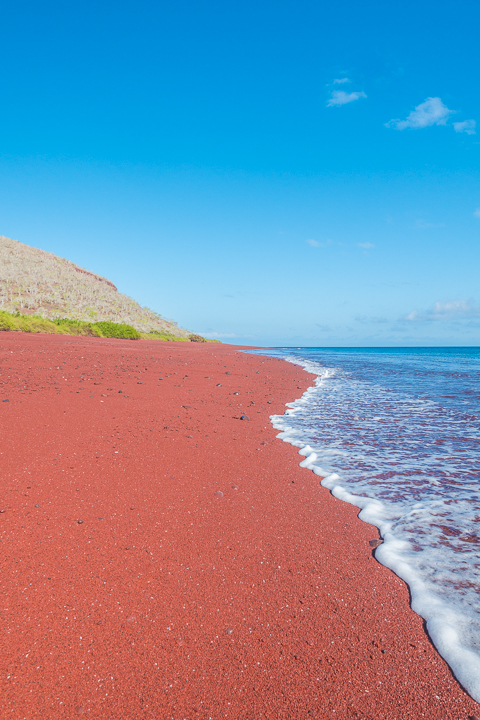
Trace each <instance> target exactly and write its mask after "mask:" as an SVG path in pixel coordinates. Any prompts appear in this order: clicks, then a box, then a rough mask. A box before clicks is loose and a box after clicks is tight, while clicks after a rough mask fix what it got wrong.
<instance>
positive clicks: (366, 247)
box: [357, 242, 375, 250]
mask: <svg viewBox="0 0 480 720" xmlns="http://www.w3.org/2000/svg"><path fill="white" fill-rule="evenodd" d="M357 245H358V247H361V248H363V249H364V250H371V249H372V248H374V247H375V245H374V244H373V243H369V242H364V243H357Z"/></svg>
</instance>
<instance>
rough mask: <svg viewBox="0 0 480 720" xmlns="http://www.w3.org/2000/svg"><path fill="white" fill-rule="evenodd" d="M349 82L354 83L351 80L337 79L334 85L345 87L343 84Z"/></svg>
mask: <svg viewBox="0 0 480 720" xmlns="http://www.w3.org/2000/svg"><path fill="white" fill-rule="evenodd" d="M348 82H352V81H351V80H349V79H348V78H335V80H334V81H333V84H334V85H343V83H348Z"/></svg>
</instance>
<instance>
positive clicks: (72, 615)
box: [0, 332, 480, 720]
mask: <svg viewBox="0 0 480 720" xmlns="http://www.w3.org/2000/svg"><path fill="white" fill-rule="evenodd" d="M0 373H1V378H0V383H2V384H0V423H1V447H0V483H1V499H0V510H1V513H0V541H1V557H2V574H1V588H2V589H1V600H0V610H1V613H0V617H1V633H0V638H1V639H0V654H1V668H0V671H1V699H0V717H2V718H15V719H16V718H27V719H28V720H30V719H33V718H43V719H45V718H47V719H52V720H56V719H57V718H74V717H77V716H80V715H86V716H88V717H90V718H92V719H93V718H102V719H108V720H120V719H121V720H137V718H138V719H139V720H140V719H142V720H143V719H145V720H146V719H147V718H148V719H150V718H152V719H158V718H161V719H163V718H172V719H173V720H183V719H187V720H194V719H196V718H199V719H201V720H209V719H210V718H211V719H212V720H218V719H219V718H231V719H232V720H233V719H235V720H237V719H240V718H241V719H244V720H256V719H257V718H269V719H272V720H273V719H277V718H282V719H283V718H295V719H296V718H302V719H303V718H305V720H309V719H310V718H326V719H330V718H341V719H348V720H350V719H358V720H360V719H362V720H367V719H368V720H373V719H375V720H393V719H394V718H395V719H396V720H406V719H407V718H412V719H413V718H415V719H416V718H430V719H432V718H435V719H438V720H440V719H441V720H447V719H448V718H452V719H455V720H467V718H469V717H472V716H474V715H477V716H479V717H480V707H479V706H478V705H477V704H476V703H474V702H473V701H472V700H471V699H470V698H469V697H468V696H467V695H466V694H465V693H464V692H463V690H462V689H461V688H460V687H459V685H458V684H457V682H456V681H455V679H454V678H453V677H452V675H451V673H450V671H449V669H448V667H447V666H446V664H445V663H444V662H443V660H442V659H441V658H440V657H439V655H438V654H437V653H436V651H435V649H434V648H433V647H432V645H431V644H430V642H429V640H428V637H427V636H426V634H425V632H424V630H423V626H422V620H421V619H420V618H419V617H418V616H416V615H415V614H414V613H413V612H412V611H411V610H410V609H409V604H408V590H407V588H406V586H405V584H404V583H403V582H402V581H400V580H399V579H398V578H396V577H395V575H393V573H391V572H390V571H389V570H387V569H385V568H384V567H382V566H381V565H379V564H378V563H377V562H376V560H375V559H374V557H373V551H372V548H371V547H370V546H369V540H371V539H372V538H376V537H378V533H377V531H376V529H375V528H373V527H371V526H369V525H366V524H365V523H362V522H361V521H360V520H358V519H357V517H356V514H357V509H356V508H354V507H352V506H350V505H347V504H345V503H342V502H341V501H339V500H336V499H335V498H333V497H332V496H331V495H330V494H329V493H328V491H327V490H325V489H324V488H322V487H321V486H320V484H319V479H318V478H317V477H316V476H315V475H314V474H313V473H311V472H309V471H307V470H304V469H302V468H300V467H299V462H300V460H301V459H302V458H301V457H300V456H299V455H298V454H297V451H296V449H295V448H293V447H291V446H290V445H287V444H286V443H283V442H281V441H280V440H277V439H276V431H275V430H274V429H273V428H272V427H271V425H270V423H269V415H271V414H273V413H282V412H283V411H284V405H285V403H286V402H291V401H292V400H294V399H295V398H297V397H299V396H300V395H301V394H302V393H303V392H304V390H305V389H306V388H307V387H308V386H309V385H310V384H311V382H312V376H311V375H308V374H307V373H305V372H304V371H303V370H301V369H299V368H296V367H295V366H293V365H290V364H288V363H286V362H283V361H281V360H276V359H269V358H265V357H260V356H253V355H247V354H243V353H241V352H239V351H238V349H237V348H235V347H231V346H230V347H229V346H223V345H211V344H194V343H161V342H147V341H137V342H134V341H121V340H102V339H96V338H77V337H65V336H40V335H36V336H30V335H26V334H20V333H7V332H4V333H1V334H0ZM160 378H162V379H160ZM236 393H238V394H236ZM6 400H8V402H5V401H6ZM242 413H246V414H247V415H248V416H249V418H250V419H249V420H247V419H244V420H241V419H240V418H241V415H242Z"/></svg>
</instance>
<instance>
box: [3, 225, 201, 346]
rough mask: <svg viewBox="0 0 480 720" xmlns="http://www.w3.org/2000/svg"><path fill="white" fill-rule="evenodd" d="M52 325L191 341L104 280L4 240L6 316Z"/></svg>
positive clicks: (182, 331)
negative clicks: (103, 326)
mask: <svg viewBox="0 0 480 720" xmlns="http://www.w3.org/2000/svg"><path fill="white" fill-rule="evenodd" d="M1 310H3V311H6V312H9V313H20V314H21V315H34V316H38V317H42V318H47V319H50V320H55V319H57V318H67V319H69V320H76V321H82V322H88V323H98V322H114V323H120V324H125V325H131V326H132V327H134V328H135V329H136V330H138V331H139V332H141V333H155V334H158V335H160V336H165V337H172V338H173V337H175V338H178V339H185V340H186V339H188V338H189V337H198V336H192V335H191V333H189V332H187V331H186V330H184V329H183V328H179V327H178V325H177V324H176V323H175V322H173V321H171V320H165V318H163V317H161V315H159V314H157V313H155V312H153V310H149V309H148V308H144V307H141V306H140V305H139V304H138V303H137V302H135V300H133V299H132V298H130V297H128V296H127V295H123V294H122V293H120V292H118V290H117V288H116V287H115V285H114V284H113V283H112V282H110V280H107V279H106V278H104V277H101V276H100V275H96V274H95V273H93V272H90V271H88V270H85V269H84V268H81V267H79V266H78V265H75V263H72V262H70V261H69V260H65V259H64V258H60V257H57V256H56V255H54V254H53V253H48V252H45V251H44V250H39V249H38V248H34V247H30V246H29V245H24V244H23V243H21V242H18V240H10V239H9V238H7V237H3V236H0V311H1Z"/></svg>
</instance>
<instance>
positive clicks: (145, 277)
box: [0, 0, 480, 346]
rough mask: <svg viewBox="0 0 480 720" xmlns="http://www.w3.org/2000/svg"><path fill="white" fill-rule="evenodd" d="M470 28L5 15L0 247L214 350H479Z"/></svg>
mask: <svg viewBox="0 0 480 720" xmlns="http://www.w3.org/2000/svg"><path fill="white" fill-rule="evenodd" d="M479 15H480V12H479V5H478V3H477V2H470V1H469V0H466V2H464V3H462V4H461V5H458V3H453V2H451V1H450V0H447V1H446V2H443V3H441V4H439V3H432V2H424V3H420V4H419V3H418V2H415V3H414V2H409V1H407V2H404V3H402V4H401V6H399V5H395V4H392V3H385V2H383V1H382V2H368V1H367V2H363V3H358V2H350V1H348V2H337V3H326V2H318V1H317V2H305V1H304V0H296V1H295V2H293V1H288V2H285V1H284V2H282V1H281V0H280V1H278V0H276V2H261V1H260V2H259V1H258V0H255V2H251V1H250V0H242V2H236V1H234V2H228V3H225V2H211V1H209V0H203V1H202V2H183V1H182V0H176V2H155V3H154V2H142V1H141V0H140V2H138V1H137V2H135V3H134V2H116V3H113V2H108V1H105V2H103V3H97V2H95V3H94V2H90V1H89V0H85V1H84V2H83V3H81V4H71V3H64V2H62V3H60V2H49V1H48V0H46V1H45V2H43V3H39V2H36V3H30V2H22V0H19V2H17V3H9V4H8V5H7V4H4V6H3V9H2V11H1V24H2V30H3V32H2V44H1V47H0V53H1V66H2V72H1V74H0V87H1V96H2V113H1V116H0V220H1V223H0V233H1V234H4V235H7V236H8V237H12V238H15V239H17V240H20V241H21V242H24V243H27V244H29V245H34V246H36V247H40V248H43V249H45V250H48V251H50V252H54V253H56V254H57V255H60V256H62V257H66V258H68V259H70V260H72V261H74V262H76V263H78V264H80V265H81V266H83V267H86V268H88V269H90V270H94V271H95V272H97V273H100V274H102V275H104V276H106V277H108V278H110V279H111V280H112V281H113V282H114V283H115V284H116V285H117V286H118V287H119V289H120V290H121V291H122V292H125V293H127V294H128V295H131V296H132V297H134V298H135V299H137V300H138V301H139V302H140V303H142V304H143V305H147V306H149V307H151V308H153V309H154V310H156V311H158V312H160V313H162V315H164V316H165V317H170V318H174V319H175V320H177V321H178V322H179V323H180V324H181V325H183V326H184V327H187V328H189V329H192V330H195V331H198V332H201V333H204V334H209V335H211V336H212V337H218V338H220V339H222V340H224V341H226V342H233V343H239V344H257V345H261V344H274V345H314V346H315V345H317V346H332V345H333V346H335V345H431V344H434V345H435V344H437V345H438V344H440V345H442V344H458V345H472V344H473V345H476V344H479V343H480V290H479V281H478V276H479V274H480V273H479V267H480V262H479V261H480V174H479V159H480V95H479V93H478V72H479V60H478V50H477V47H478V25H479V21H480V17H479ZM477 123H478V128H477Z"/></svg>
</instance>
